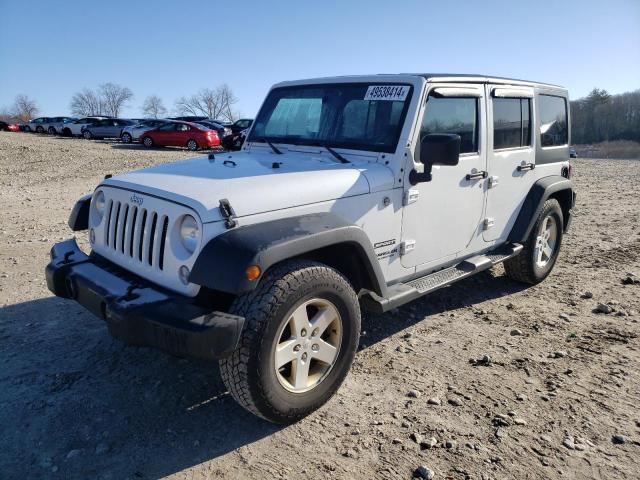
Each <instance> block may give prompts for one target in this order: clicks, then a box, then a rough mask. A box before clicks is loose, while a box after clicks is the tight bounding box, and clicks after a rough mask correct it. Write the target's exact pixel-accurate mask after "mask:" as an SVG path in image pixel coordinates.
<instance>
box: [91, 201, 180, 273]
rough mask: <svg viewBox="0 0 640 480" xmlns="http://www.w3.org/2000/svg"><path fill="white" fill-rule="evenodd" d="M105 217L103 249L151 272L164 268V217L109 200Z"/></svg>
mask: <svg viewBox="0 0 640 480" xmlns="http://www.w3.org/2000/svg"><path fill="white" fill-rule="evenodd" d="M106 215H107V217H106V218H105V220H106V225H105V228H104V245H105V246H106V247H108V248H109V249H111V250H112V251H115V252H117V253H119V254H121V255H124V256H126V257H129V258H131V259H134V260H137V261H138V262H140V263H145V264H147V265H150V266H151V267H153V268H157V269H159V270H162V269H163V268H164V254H165V244H166V242H167V231H168V228H169V217H168V216H167V215H164V214H160V213H158V212H155V211H153V210H148V209H146V208H142V207H139V206H138V205H135V204H131V203H128V202H120V201H118V200H109V202H108V205H107V209H106Z"/></svg>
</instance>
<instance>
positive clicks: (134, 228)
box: [129, 207, 138, 257]
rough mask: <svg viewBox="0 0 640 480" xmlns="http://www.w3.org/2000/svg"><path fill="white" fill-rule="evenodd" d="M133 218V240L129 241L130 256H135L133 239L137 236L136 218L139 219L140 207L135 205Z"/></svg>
mask: <svg viewBox="0 0 640 480" xmlns="http://www.w3.org/2000/svg"><path fill="white" fill-rule="evenodd" d="M132 215H133V218H132V219H131V240H130V241H129V256H130V257H133V239H134V238H135V236H136V220H137V219H138V207H133V214H132Z"/></svg>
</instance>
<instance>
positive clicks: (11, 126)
mask: <svg viewBox="0 0 640 480" xmlns="http://www.w3.org/2000/svg"><path fill="white" fill-rule="evenodd" d="M9 131H10V132H19V131H20V125H18V124H17V123H10V124H9Z"/></svg>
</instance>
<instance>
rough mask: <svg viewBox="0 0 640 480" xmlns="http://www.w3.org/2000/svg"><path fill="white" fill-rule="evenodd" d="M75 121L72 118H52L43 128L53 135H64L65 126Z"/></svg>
mask: <svg viewBox="0 0 640 480" xmlns="http://www.w3.org/2000/svg"><path fill="white" fill-rule="evenodd" d="M75 120H76V119H75V118H72V117H50V118H49V119H48V121H46V122H44V123H43V124H42V128H43V129H44V131H45V132H47V133H49V134H51V135H62V131H63V129H64V125H65V124H66V123H69V122H73V121H75Z"/></svg>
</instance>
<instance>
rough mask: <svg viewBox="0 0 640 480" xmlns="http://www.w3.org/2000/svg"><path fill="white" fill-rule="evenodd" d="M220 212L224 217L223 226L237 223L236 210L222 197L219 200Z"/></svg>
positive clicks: (228, 226)
mask: <svg viewBox="0 0 640 480" xmlns="http://www.w3.org/2000/svg"><path fill="white" fill-rule="evenodd" d="M219 208H220V213H221V214H222V216H223V217H224V218H225V222H224V225H225V227H227V228H228V229H229V228H233V227H235V226H237V225H238V221H237V220H236V212H235V210H234V209H233V207H232V206H231V204H230V203H229V200H227V199H226V198H223V199H222V200H220V207H219Z"/></svg>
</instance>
